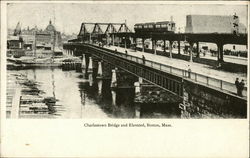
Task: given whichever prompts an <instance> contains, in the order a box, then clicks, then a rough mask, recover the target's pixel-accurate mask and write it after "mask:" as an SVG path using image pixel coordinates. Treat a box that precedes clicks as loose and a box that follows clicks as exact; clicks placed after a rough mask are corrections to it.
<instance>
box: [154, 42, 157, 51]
mask: <svg viewBox="0 0 250 158" xmlns="http://www.w3.org/2000/svg"><path fill="white" fill-rule="evenodd" d="M156 47H157V46H156V40H154V54H156Z"/></svg>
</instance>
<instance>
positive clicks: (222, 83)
mask: <svg viewBox="0 0 250 158" xmlns="http://www.w3.org/2000/svg"><path fill="white" fill-rule="evenodd" d="M66 45H78V46H79V45H85V46H86V45H87V46H89V47H93V48H96V49H105V50H111V52H114V53H115V51H114V50H115V49H116V50H117V52H116V55H122V54H123V55H122V57H123V58H126V59H127V60H132V61H134V62H137V63H139V64H142V55H144V56H145V58H146V62H145V66H148V67H150V68H153V69H157V70H160V71H163V72H167V73H169V74H172V75H175V76H179V77H181V78H183V79H185V80H189V81H191V82H195V83H197V84H200V85H204V86H207V87H209V88H213V89H216V90H219V91H222V92H224V93H228V94H230V95H235V93H236V87H235V84H234V81H235V78H236V77H239V78H240V79H244V80H245V81H247V75H246V74H243V73H230V72H224V71H219V70H215V69H211V68H210V67H209V66H207V65H203V64H199V63H194V62H188V61H183V60H180V59H173V58H171V59H170V58H168V57H162V56H158V55H154V54H149V53H144V52H140V51H136V52H135V51H134V50H130V49H125V48H121V47H116V46H110V47H107V46H104V47H103V48H101V47H98V45H94V44H83V43H71V44H66ZM125 50H127V55H125ZM156 61H157V62H156ZM188 65H190V68H191V73H190V77H188V72H187V69H188ZM228 76H230V77H228ZM246 85H247V83H246ZM246 87H247V86H245V88H244V91H243V95H244V97H243V98H244V99H246V96H247V88H246Z"/></svg>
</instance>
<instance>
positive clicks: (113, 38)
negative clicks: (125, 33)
mask: <svg viewBox="0 0 250 158" xmlns="http://www.w3.org/2000/svg"><path fill="white" fill-rule="evenodd" d="M112 44H113V46H114V45H115V35H114V34H112Z"/></svg>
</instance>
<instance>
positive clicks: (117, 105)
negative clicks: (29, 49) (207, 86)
mask: <svg viewBox="0 0 250 158" xmlns="http://www.w3.org/2000/svg"><path fill="white" fill-rule="evenodd" d="M8 76H12V78H11V77H10V78H11V79H10V80H18V79H17V78H18V77H20V76H24V78H25V79H23V80H25V82H27V81H29V83H35V87H36V89H35V90H36V91H38V90H39V93H32V92H30V91H28V92H27V86H24V85H23V83H22V84H21V83H20V82H18V84H19V86H20V87H21V90H22V92H21V99H23V100H25V98H26V99H27V98H28V99H34V98H36V99H39V98H40V99H41V98H47V97H54V98H56V103H55V105H54V106H53V109H52V110H50V111H47V110H44V111H39V110H33V111H32V110H30V107H31V106H33V105H31V104H28V103H21V104H20V106H19V116H18V117H19V118H64V119H66V118H76V119H79V118H98V119H99V118H179V117H180V110H179V109H178V105H157V104H155V105H137V104H136V103H134V97H135V93H134V89H128V88H127V89H125V88H124V89H118V90H116V91H113V90H111V89H110V81H109V80H94V81H93V82H92V81H89V80H88V79H85V77H84V75H83V73H79V72H76V71H73V70H72V71H63V70H62V69H60V68H36V69H35V68H34V69H26V70H8ZM13 82H14V81H13ZM23 82H24V81H23ZM26 84H27V83H26ZM25 90H26V92H25ZM33 92H34V91H33ZM38 104H39V106H40V105H41V106H44V107H46V106H45V103H41V102H40V103H37V105H38ZM33 108H35V107H33ZM7 117H10V114H9V113H7Z"/></svg>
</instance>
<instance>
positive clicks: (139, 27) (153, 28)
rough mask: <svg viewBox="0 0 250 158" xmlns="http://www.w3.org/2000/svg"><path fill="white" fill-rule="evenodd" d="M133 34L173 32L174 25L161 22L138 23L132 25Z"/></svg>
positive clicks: (168, 22)
mask: <svg viewBox="0 0 250 158" xmlns="http://www.w3.org/2000/svg"><path fill="white" fill-rule="evenodd" d="M134 29H135V32H137V33H142V32H144V33H145V32H157V33H163V32H172V33H174V32H175V23H174V22H173V21H162V22H156V23H154V22H150V23H138V24H135V25H134Z"/></svg>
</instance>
